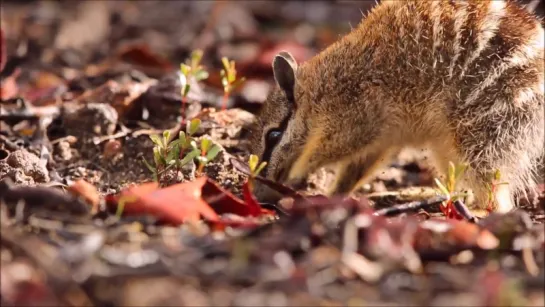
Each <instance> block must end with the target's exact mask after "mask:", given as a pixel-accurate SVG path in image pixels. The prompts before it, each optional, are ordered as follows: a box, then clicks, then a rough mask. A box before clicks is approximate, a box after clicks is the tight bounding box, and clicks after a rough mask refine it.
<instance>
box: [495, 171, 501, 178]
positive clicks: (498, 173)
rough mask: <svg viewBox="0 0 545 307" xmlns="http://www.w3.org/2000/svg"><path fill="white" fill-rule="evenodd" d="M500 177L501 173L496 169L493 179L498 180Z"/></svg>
mask: <svg viewBox="0 0 545 307" xmlns="http://www.w3.org/2000/svg"><path fill="white" fill-rule="evenodd" d="M500 178H501V173H500V170H499V169H497V170H496V171H495V172H494V180H496V181H498V180H500Z"/></svg>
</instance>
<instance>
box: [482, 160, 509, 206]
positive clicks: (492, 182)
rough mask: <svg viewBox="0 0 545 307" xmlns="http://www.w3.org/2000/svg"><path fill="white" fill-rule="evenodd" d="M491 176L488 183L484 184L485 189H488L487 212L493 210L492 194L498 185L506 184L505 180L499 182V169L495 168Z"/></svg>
mask: <svg viewBox="0 0 545 307" xmlns="http://www.w3.org/2000/svg"><path fill="white" fill-rule="evenodd" d="M491 177H492V178H491V180H490V183H487V184H486V189H487V191H488V195H487V198H488V204H487V208H486V210H488V212H492V211H493V203H494V194H495V193H496V189H497V188H498V186H499V185H502V184H508V183H507V182H500V179H501V172H500V170H499V169H497V170H496V171H495V172H494V173H493V174H492V176H491Z"/></svg>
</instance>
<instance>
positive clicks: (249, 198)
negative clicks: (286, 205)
mask: <svg viewBox="0 0 545 307" xmlns="http://www.w3.org/2000/svg"><path fill="white" fill-rule="evenodd" d="M242 195H243V196H244V201H245V202H246V205H247V206H248V211H249V214H250V215H253V216H258V215H260V213H261V206H260V205H259V204H258V203H257V200H256V199H255V197H254V194H253V193H252V189H251V188H250V181H248V180H246V182H244V184H243V185H242Z"/></svg>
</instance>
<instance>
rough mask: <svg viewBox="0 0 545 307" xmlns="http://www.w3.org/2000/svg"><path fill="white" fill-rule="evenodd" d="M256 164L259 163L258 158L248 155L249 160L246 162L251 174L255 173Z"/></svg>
mask: <svg viewBox="0 0 545 307" xmlns="http://www.w3.org/2000/svg"><path fill="white" fill-rule="evenodd" d="M257 163H259V158H258V157H257V156H256V155H250V159H249V160H248V166H249V167H250V171H251V172H252V173H254V172H255V170H256V168H257Z"/></svg>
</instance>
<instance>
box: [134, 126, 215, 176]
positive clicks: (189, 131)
mask: <svg viewBox="0 0 545 307" xmlns="http://www.w3.org/2000/svg"><path fill="white" fill-rule="evenodd" d="M200 125H201V120H200V119H198V118H194V119H192V120H191V121H189V122H188V123H187V126H186V131H185V132H184V131H180V133H179V135H178V139H176V140H173V141H172V142H170V143H169V141H168V140H170V131H169V130H167V131H165V132H163V135H162V136H159V135H151V136H150V139H151V140H152V141H153V143H154V144H155V146H154V147H153V162H154V164H155V165H154V166H152V165H151V164H150V163H149V162H148V161H146V159H143V160H144V164H145V165H146V167H147V168H148V169H149V170H150V171H151V172H152V174H153V180H155V181H157V182H160V181H161V174H163V173H164V172H165V171H166V170H168V169H169V168H171V167H176V169H177V170H179V169H180V168H181V167H183V166H184V165H186V164H188V163H189V162H191V161H193V160H194V159H195V158H199V163H200V164H202V163H204V164H206V163H207V162H209V161H211V160H213V159H214V158H215V157H216V155H217V154H218V152H219V149H220V148H219V147H218V146H216V145H214V146H212V147H210V143H209V141H208V143H207V142H206V141H205V144H204V146H205V151H204V154H203V157H201V153H202V152H203V149H202V146H203V145H202V142H201V149H199V148H198V146H197V142H196V140H195V139H194V137H193V135H194V134H195V133H196V132H197V131H198V130H199V128H200ZM216 147H217V148H216ZM201 160H202V161H201ZM202 167H204V165H203V166H202Z"/></svg>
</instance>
